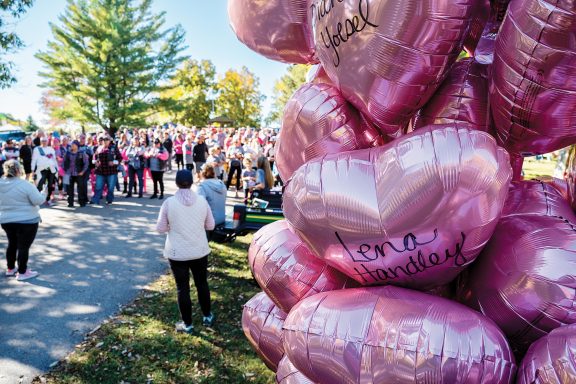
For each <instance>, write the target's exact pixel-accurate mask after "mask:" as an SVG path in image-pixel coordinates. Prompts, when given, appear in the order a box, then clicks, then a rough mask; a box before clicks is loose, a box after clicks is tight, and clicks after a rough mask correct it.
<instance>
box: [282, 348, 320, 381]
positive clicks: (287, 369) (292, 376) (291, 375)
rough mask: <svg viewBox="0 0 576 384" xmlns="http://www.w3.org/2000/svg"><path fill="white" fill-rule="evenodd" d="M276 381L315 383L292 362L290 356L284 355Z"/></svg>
mask: <svg viewBox="0 0 576 384" xmlns="http://www.w3.org/2000/svg"><path fill="white" fill-rule="evenodd" d="M276 383H278V384H314V382H313V381H312V380H310V379H309V378H307V377H306V376H304V374H303V373H302V372H300V371H299V370H298V368H296V367H295V366H294V364H292V362H291V361H290V359H289V358H288V356H286V355H284V357H283V358H282V360H280V364H278V371H277V372H276Z"/></svg>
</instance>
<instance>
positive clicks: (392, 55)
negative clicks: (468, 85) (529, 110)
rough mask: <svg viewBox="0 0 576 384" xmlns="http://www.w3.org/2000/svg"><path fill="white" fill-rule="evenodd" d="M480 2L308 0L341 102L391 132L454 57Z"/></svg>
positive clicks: (404, 121)
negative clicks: (342, 95) (354, 107)
mask: <svg viewBox="0 0 576 384" xmlns="http://www.w3.org/2000/svg"><path fill="white" fill-rule="evenodd" d="M481 1H482V0H459V1H457V2H453V1H435V0H403V1H398V0H339V1H326V0H314V1H312V5H311V7H310V9H311V17H312V23H313V25H314V39H315V43H316V55H317V56H318V58H319V59H320V62H321V63H322V66H323V67H324V69H325V70H326V73H328V76H329V77H330V79H332V81H333V83H334V85H336V86H337V87H338V88H339V89H340V90H341V91H342V93H343V94H344V97H346V99H348V100H349V101H350V102H351V103H352V104H353V105H354V106H356V108H358V109H359V110H360V111H361V112H362V113H363V114H365V115H366V117H367V118H368V119H369V120H371V121H372V122H374V123H375V124H376V125H377V126H378V128H380V129H381V130H382V131H383V132H384V133H386V134H389V135H397V134H398V133H399V132H401V131H402V130H403V129H404V128H405V127H406V125H407V124H408V122H409V120H410V119H411V118H412V116H413V115H414V114H415V113H416V111H417V110H418V109H420V108H421V107H422V106H423V105H424V104H425V103H426V101H428V99H429V98H430V97H431V96H432V94H433V93H434V91H435V90H436V88H437V87H438V86H439V85H440V83H441V82H442V80H443V79H444V75H445V73H446V72H447V71H448V70H449V69H450V67H451V65H452V64H453V63H454V62H455V61H456V58H457V57H458V55H459V54H460V52H461V51H462V45H463V43H464V39H465V38H466V36H467V34H468V32H469V31H470V25H471V20H472V18H473V14H474V12H475V11H476V9H477V6H478V4H479V3H480V2H481Z"/></svg>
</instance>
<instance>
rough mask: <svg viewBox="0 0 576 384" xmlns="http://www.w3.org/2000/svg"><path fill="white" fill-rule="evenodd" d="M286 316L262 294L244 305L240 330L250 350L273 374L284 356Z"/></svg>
mask: <svg viewBox="0 0 576 384" xmlns="http://www.w3.org/2000/svg"><path fill="white" fill-rule="evenodd" d="M284 319H286V314H285V313H284V312H282V311H281V310H280V309H279V308H278V307H276V306H275V305H274V303H273V302H272V300H270V298H269V297H268V296H266V294H265V293H264V292H260V293H258V294H257V295H256V296H254V297H253V298H251V299H250V300H249V301H248V302H247V303H246V304H244V310H243V312H242V329H243V330H244V334H245V335H246V338H248V341H249V342H250V345H252V348H254V350H255V351H256V353H258V355H259V356H260V358H261V359H262V361H264V364H266V366H267V367H268V368H270V369H271V370H273V371H274V372H276V369H277V368H278V363H279V362H280V359H282V356H284V346H283V344H282V342H283V337H284V336H283V331H282V326H283V325H284Z"/></svg>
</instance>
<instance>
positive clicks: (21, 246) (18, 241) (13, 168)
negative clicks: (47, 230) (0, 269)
mask: <svg viewBox="0 0 576 384" xmlns="http://www.w3.org/2000/svg"><path fill="white" fill-rule="evenodd" d="M3 170H4V177H2V179H0V224H1V225H2V229H3V230H4V232H6V237H7V238H8V247H7V248H6V263H7V270H6V276H8V277H10V276H16V279H17V280H19V281H22V280H28V279H31V278H33V277H36V276H38V272H35V271H33V270H31V269H30V268H28V255H29V250H30V247H31V246H32V243H33V242H34V239H35V238H36V233H37V232H38V225H39V223H40V213H39V210H38V206H39V205H40V204H42V203H43V202H44V201H45V200H46V189H44V190H43V191H42V193H41V192H39V191H38V190H37V189H36V188H35V187H34V185H32V184H30V182H28V181H26V180H24V179H23V178H22V177H23V176H25V173H24V168H23V167H22V166H21V165H20V163H19V162H18V160H8V161H6V162H5V163H4V164H3ZM16 261H18V269H16Z"/></svg>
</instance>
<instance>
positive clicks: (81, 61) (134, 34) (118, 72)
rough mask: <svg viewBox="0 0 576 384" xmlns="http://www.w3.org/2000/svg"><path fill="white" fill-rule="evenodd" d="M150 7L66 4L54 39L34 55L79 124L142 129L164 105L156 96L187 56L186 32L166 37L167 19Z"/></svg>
mask: <svg viewBox="0 0 576 384" xmlns="http://www.w3.org/2000/svg"><path fill="white" fill-rule="evenodd" d="M151 5H152V0H68V4H67V8H66V11H65V13H64V14H63V15H61V16H60V19H59V20H60V23H59V24H60V25H52V33H53V35H54V40H53V41H51V42H49V44H48V50H47V51H46V52H40V53H38V54H37V55H36V56H37V57H38V58H39V59H40V60H42V61H43V62H44V63H45V64H46V66H47V71H46V72H43V73H41V75H42V76H44V77H45V78H46V82H45V84H44V86H45V87H47V88H50V89H52V90H53V91H54V95H55V96H58V97H61V98H64V99H66V100H68V101H70V102H67V103H66V104H65V107H66V108H67V112H68V113H69V114H70V115H71V116H73V117H74V119H75V120H77V121H78V122H80V123H88V124H97V125H99V126H101V127H102V128H104V129H105V130H106V131H108V132H109V133H110V134H114V133H115V132H116V130H118V129H119V128H120V127H124V126H141V125H144V124H145V120H146V117H148V116H150V115H151V114H153V113H155V111H156V110H157V108H158V106H159V105H160V104H161V100H160V98H159V94H160V92H162V91H165V90H166V89H167V88H168V85H167V84H168V81H169V79H170V77H171V75H172V74H173V73H174V71H175V69H176V68H177V66H178V65H179V63H181V62H182V61H183V60H185V57H182V56H181V55H180V54H181V52H182V50H183V49H184V48H185V47H184V45H183V44H184V31H183V29H182V28H181V27H180V26H179V25H178V26H176V27H174V28H168V29H165V30H163V26H164V23H165V15H164V13H160V14H153V13H152V11H151Z"/></svg>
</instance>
